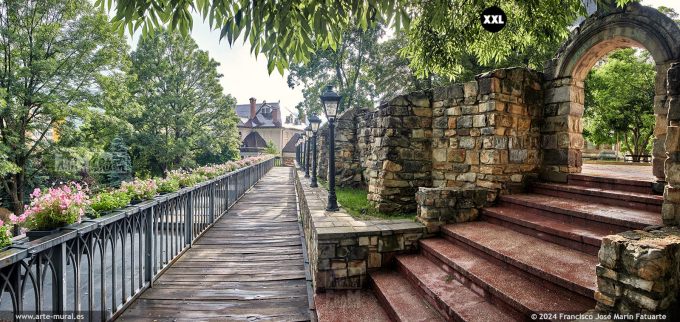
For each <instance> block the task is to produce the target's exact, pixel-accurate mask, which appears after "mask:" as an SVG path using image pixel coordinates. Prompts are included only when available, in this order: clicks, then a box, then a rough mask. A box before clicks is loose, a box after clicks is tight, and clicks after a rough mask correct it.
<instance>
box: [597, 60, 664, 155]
mask: <svg viewBox="0 0 680 322" xmlns="http://www.w3.org/2000/svg"><path fill="white" fill-rule="evenodd" d="M655 74H656V73H655V70H654V63H653V61H652V60H651V58H650V55H649V52H647V51H641V50H637V49H633V48H626V49H620V50H617V51H614V52H612V53H611V54H610V55H609V56H608V57H607V58H606V59H605V60H604V61H603V63H602V64H601V65H600V66H598V67H595V68H593V69H592V70H591V71H590V73H589V74H588V76H587V78H586V81H585V87H586V89H585V92H586V96H585V112H584V113H585V122H584V123H585V131H584V132H585V133H584V134H585V135H586V137H587V138H588V139H589V140H591V141H592V142H593V143H596V144H599V143H614V140H615V138H616V137H618V138H619V139H621V140H622V142H623V145H624V150H625V151H627V152H629V153H630V154H631V155H633V158H634V159H633V160H634V161H635V162H639V156H640V155H643V154H647V153H648V152H649V145H650V139H651V137H652V133H653V130H654V111H653V106H654V77H655ZM612 132H613V134H614V135H612Z"/></svg>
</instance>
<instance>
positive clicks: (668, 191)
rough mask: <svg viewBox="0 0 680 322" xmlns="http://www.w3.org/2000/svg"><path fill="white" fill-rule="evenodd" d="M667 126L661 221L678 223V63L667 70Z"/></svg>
mask: <svg viewBox="0 0 680 322" xmlns="http://www.w3.org/2000/svg"><path fill="white" fill-rule="evenodd" d="M668 97H669V99H668V123H669V125H668V128H667V132H666V144H665V150H666V154H667V156H668V159H666V163H665V171H666V186H665V187H664V204H663V209H662V213H663V222H664V224H666V225H680V63H677V64H673V65H672V67H671V68H670V69H669V70H668Z"/></svg>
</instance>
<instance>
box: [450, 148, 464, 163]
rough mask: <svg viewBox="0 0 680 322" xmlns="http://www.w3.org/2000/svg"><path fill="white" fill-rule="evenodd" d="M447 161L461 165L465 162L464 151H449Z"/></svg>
mask: <svg viewBox="0 0 680 322" xmlns="http://www.w3.org/2000/svg"><path fill="white" fill-rule="evenodd" d="M447 160H448V161H449V162H456V163H461V162H464V161H465V149H449V152H448V156H447Z"/></svg>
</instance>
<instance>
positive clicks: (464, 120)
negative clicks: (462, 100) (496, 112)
mask: <svg viewBox="0 0 680 322" xmlns="http://www.w3.org/2000/svg"><path fill="white" fill-rule="evenodd" d="M470 127H472V115H464V116H460V117H458V120H457V121H456V128H458V129H464V128H470Z"/></svg>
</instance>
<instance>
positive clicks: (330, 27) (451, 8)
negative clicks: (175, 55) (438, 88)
mask: <svg viewBox="0 0 680 322" xmlns="http://www.w3.org/2000/svg"><path fill="white" fill-rule="evenodd" d="M632 1H633V0H615V2H616V4H617V5H619V6H623V5H625V4H627V3H629V2H632ZM598 2H607V1H606V0H598ZM97 3H99V4H100V5H101V6H103V7H106V6H107V5H108V7H109V8H111V7H112V4H111V1H104V0H98V1H97ZM491 5H497V6H499V7H501V8H502V9H503V10H504V11H505V12H506V15H507V17H508V24H507V26H506V28H505V29H504V30H502V31H500V32H498V33H490V32H486V31H485V30H483V29H482V27H481V25H480V22H479V15H480V14H481V12H482V11H483V9H485V8H486V7H489V6H491ZM115 11H116V14H115V17H114V18H113V21H114V23H115V24H116V25H117V26H118V27H119V28H120V30H128V32H130V33H132V32H134V31H135V30H141V31H142V33H143V34H147V33H149V32H153V30H156V29H159V28H161V27H163V26H169V27H170V28H171V29H172V30H178V31H180V32H181V33H182V34H187V33H188V32H189V31H190V30H191V28H192V26H193V19H192V15H191V12H192V11H195V12H197V13H199V14H200V16H201V17H202V18H203V19H204V20H206V21H207V22H208V23H209V25H210V26H211V27H212V28H214V29H218V30H220V38H221V39H225V40H227V41H228V43H229V44H232V43H233V42H235V41H237V40H238V39H240V38H243V41H244V42H247V43H249V44H250V47H251V51H252V52H253V53H254V54H255V55H257V54H258V53H263V54H264V55H265V56H266V57H267V60H268V69H269V72H270V73H271V72H272V71H273V70H274V69H278V71H279V72H280V73H281V74H283V71H284V70H285V69H287V68H289V67H290V65H291V64H300V63H306V62H308V61H309V60H310V59H311V58H312V56H313V55H314V54H315V53H317V52H318V51H319V50H326V49H332V50H334V51H336V50H338V49H339V48H340V45H341V44H342V39H343V35H344V34H345V31H346V30H352V29H353V28H361V29H363V30H367V29H369V28H374V27H375V26H376V25H377V24H382V25H385V26H391V27H393V28H395V29H396V30H397V31H398V30H400V29H402V28H403V29H407V30H408V34H409V41H408V43H406V44H404V45H405V46H404V48H403V50H402V54H403V55H405V56H406V57H407V58H409V60H410V62H411V65H412V67H413V69H414V70H415V72H416V73H417V74H418V75H419V76H421V77H422V76H426V75H428V74H429V73H432V72H434V73H437V74H439V75H442V76H456V75H457V74H458V73H460V72H461V71H462V61H463V56H464V55H465V54H466V53H473V54H474V55H475V58H476V59H477V60H478V61H479V62H480V63H481V64H483V65H486V64H489V63H493V62H501V61H503V60H505V59H506V58H507V57H510V56H512V55H513V54H514V53H516V52H523V51H527V50H532V51H539V52H541V51H546V50H549V49H551V48H552V47H551V46H550V43H552V42H555V41H561V40H562V39H563V38H564V37H565V36H566V35H567V34H568V30H569V29H568V27H569V26H570V25H571V24H572V23H573V22H574V20H575V19H576V18H577V17H578V16H579V15H584V14H585V9H584V7H583V3H582V1H581V0H524V1H516V0H499V1H493V2H491V1H466V0H438V1H408V0H375V1H357V0H351V1H326V0H291V1H276V0H264V1H248V0H227V1H222V0H220V1H217V0H212V1H211V0H188V1H175V0H156V1H146V0H117V1H116V5H115ZM529 63H532V62H529Z"/></svg>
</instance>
